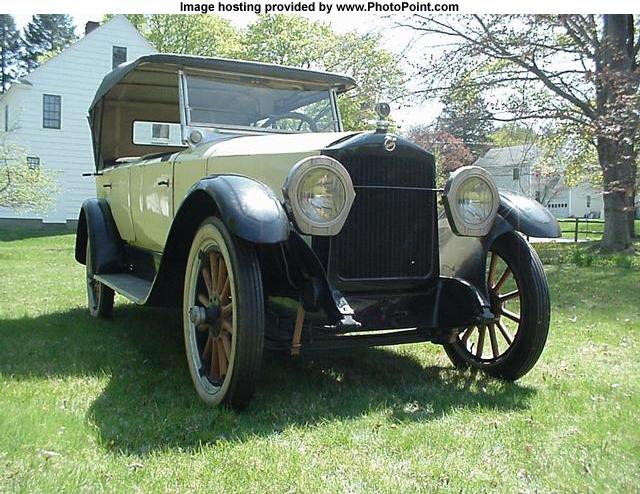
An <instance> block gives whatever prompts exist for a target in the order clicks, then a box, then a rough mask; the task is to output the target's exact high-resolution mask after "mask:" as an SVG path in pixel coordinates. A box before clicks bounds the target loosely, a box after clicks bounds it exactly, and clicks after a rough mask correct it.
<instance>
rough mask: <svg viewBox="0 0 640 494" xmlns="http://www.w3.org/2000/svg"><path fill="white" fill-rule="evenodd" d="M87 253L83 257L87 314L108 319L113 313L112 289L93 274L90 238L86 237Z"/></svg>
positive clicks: (113, 294)
mask: <svg viewBox="0 0 640 494" xmlns="http://www.w3.org/2000/svg"><path fill="white" fill-rule="evenodd" d="M86 252H87V255H86V258H85V264H86V277H87V306H88V307H89V314H91V315H92V316H93V317H97V318H98V319H108V318H110V317H111V315H112V314H113V299H114V296H115V293H114V291H113V290H112V289H111V288H109V287H108V286H106V285H104V284H102V283H100V282H99V281H98V280H96V279H95V278H94V276H93V273H94V271H93V257H92V255H91V240H90V239H87V251H86Z"/></svg>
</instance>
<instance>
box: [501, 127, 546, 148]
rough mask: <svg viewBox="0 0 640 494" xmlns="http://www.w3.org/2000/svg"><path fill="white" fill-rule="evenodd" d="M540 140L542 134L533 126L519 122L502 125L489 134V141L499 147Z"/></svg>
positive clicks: (526, 143) (533, 142)
mask: <svg viewBox="0 0 640 494" xmlns="http://www.w3.org/2000/svg"><path fill="white" fill-rule="evenodd" d="M539 141H540V136H539V135H538V133H536V131H535V130H534V129H533V128H531V127H530V126H527V125H524V124H521V123H518V122H509V123H506V124H504V125H501V126H500V127H498V128H497V129H496V130H494V131H493V132H492V133H491V134H489V142H491V143H492V144H493V145H494V146H495V147H499V148H504V147H509V146H525V145H530V144H535V143H537V142H539Z"/></svg>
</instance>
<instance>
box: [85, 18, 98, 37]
mask: <svg viewBox="0 0 640 494" xmlns="http://www.w3.org/2000/svg"><path fill="white" fill-rule="evenodd" d="M99 27H100V23H99V22H96V21H89V22H87V23H86V24H85V25H84V35H85V36H86V35H87V34H89V33H90V32H91V31H93V30H94V29H98V28H99Z"/></svg>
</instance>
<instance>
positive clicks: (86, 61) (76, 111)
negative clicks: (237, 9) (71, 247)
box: [0, 15, 155, 222]
mask: <svg viewBox="0 0 640 494" xmlns="http://www.w3.org/2000/svg"><path fill="white" fill-rule="evenodd" d="M114 45H116V46H123V47H126V48H127V59H128V60H129V61H130V60H133V59H135V58H138V57H140V56H142V55H147V54H149V53H154V52H155V49H154V48H153V46H152V45H151V44H150V43H149V42H148V41H147V40H146V39H145V38H144V37H142V36H141V35H140V33H138V31H137V30H136V29H135V28H134V27H133V25H132V24H131V23H129V21H128V20H127V19H126V18H125V17H124V16H121V15H118V16H115V17H113V18H112V19H111V20H110V21H109V22H107V23H105V24H104V25H102V26H101V27H99V28H98V29H96V30H94V31H92V32H90V33H89V34H87V35H86V36H85V37H83V38H82V39H80V40H79V41H77V42H76V43H74V44H73V45H71V46H69V47H68V48H66V49H65V50H64V51H63V52H62V53H60V54H59V55H58V56H56V57H54V58H52V59H51V60H49V61H48V62H46V63H45V64H43V65H42V66H40V67H38V68H37V69H36V70H34V71H33V72H32V73H31V74H29V75H28V76H27V77H26V78H25V79H26V81H28V83H30V85H28V84H25V83H22V84H16V85H15V86H16V87H15V89H14V87H12V88H11V89H10V90H9V91H8V92H7V93H6V95H5V97H4V98H2V100H1V101H0V108H3V107H4V105H7V104H8V105H9V111H10V121H11V123H12V125H13V126H14V129H13V130H12V131H11V132H10V134H9V138H10V140H11V141H13V142H15V143H17V144H20V145H21V146H23V147H24V148H25V149H26V150H27V155H28V156H37V157H39V158H40V163H41V166H44V167H46V168H48V169H51V170H54V171H55V172H56V173H57V178H58V183H59V188H60V193H59V194H58V195H57V197H56V201H55V206H54V208H53V209H51V210H50V211H49V212H47V213H46V214H44V215H42V214H17V213H13V212H11V211H8V210H3V209H0V217H4V218H15V217H21V218H41V219H42V220H43V221H45V222H65V221H66V220H70V219H77V217H78V211H79V209H80V205H81V204H82V202H83V201H84V200H85V199H86V198H88V197H92V196H95V180H94V179H93V178H92V177H82V173H83V172H87V171H92V170H93V150H92V146H91V132H90V129H89V124H88V122H87V111H88V108H89V105H90V104H91V101H92V100H93V97H94V95H95V91H96V89H97V88H98V86H99V84H100V82H101V81H102V79H103V77H104V76H105V75H106V74H107V73H108V72H110V71H111V64H112V50H113V46H114ZM44 94H53V95H59V96H61V97H62V116H61V122H60V129H49V128H43V118H42V111H43V108H42V105H43V95H44Z"/></svg>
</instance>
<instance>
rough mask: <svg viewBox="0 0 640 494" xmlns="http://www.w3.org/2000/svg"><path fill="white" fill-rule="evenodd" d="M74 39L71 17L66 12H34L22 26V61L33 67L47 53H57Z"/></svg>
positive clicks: (30, 68)
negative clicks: (24, 25) (23, 26)
mask: <svg viewBox="0 0 640 494" xmlns="http://www.w3.org/2000/svg"><path fill="white" fill-rule="evenodd" d="M75 40H76V35H75V25H74V24H73V19H72V18H71V16H70V15H67V14H35V15H34V16H33V17H32V18H31V21H29V23H28V24H27V25H26V27H25V28H24V35H23V43H24V54H23V57H22V58H23V61H24V64H25V66H26V68H27V70H29V71H30V70H33V69H35V68H36V67H37V66H38V65H40V63H42V60H43V57H45V58H44V59H45V60H46V59H47V58H50V57H49V56H48V54H49V53H59V52H60V51H62V50H63V49H64V48H66V47H67V46H68V45H70V44H71V43H73V42H74V41H75Z"/></svg>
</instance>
